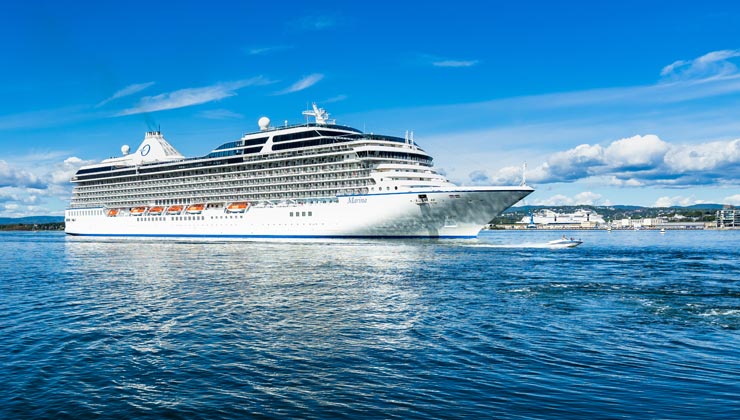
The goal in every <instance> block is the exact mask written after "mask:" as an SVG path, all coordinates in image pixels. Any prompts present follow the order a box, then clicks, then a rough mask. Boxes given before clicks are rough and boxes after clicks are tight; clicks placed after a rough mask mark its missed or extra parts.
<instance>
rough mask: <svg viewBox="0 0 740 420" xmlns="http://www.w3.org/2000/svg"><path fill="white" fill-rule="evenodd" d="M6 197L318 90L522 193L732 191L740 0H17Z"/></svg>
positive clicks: (276, 113)
mask: <svg viewBox="0 0 740 420" xmlns="http://www.w3.org/2000/svg"><path fill="white" fill-rule="evenodd" d="M7 3H10V4H3V5H1V6H0V39H2V40H3V41H2V42H1V43H0V57H2V58H3V59H2V64H3V65H2V66H0V146H2V153H0V216H25V215H35V214H61V213H62V212H63V209H64V208H65V207H66V205H67V202H68V199H69V195H70V192H71V185H70V184H69V183H68V180H69V177H70V176H71V175H72V174H73V173H74V171H75V170H76V169H77V168H78V167H79V166H80V165H82V164H84V163H87V162H93V161H99V160H100V159H103V158H107V157H110V156H114V155H118V154H119V153H120V151H119V150H120V147H121V145H123V144H129V145H131V146H132V147H136V146H137V145H138V144H139V142H140V141H141V140H142V139H143V135H144V132H145V131H147V130H148V129H151V128H156V127H161V130H162V131H163V133H164V135H165V137H166V138H167V139H168V140H169V141H170V143H172V144H173V145H174V146H175V147H176V148H177V149H178V150H179V151H180V152H181V153H182V154H184V155H186V156H199V155H204V154H206V153H208V152H209V151H210V150H211V149H213V148H215V147H216V146H218V145H219V144H221V143H223V142H226V141H230V140H234V139H236V138H238V137H239V136H240V135H241V134H242V133H244V132H251V131H255V130H256V129H257V123H256V122H257V120H258V118H259V117H261V116H268V117H270V118H271V119H272V121H273V122H274V123H281V122H283V121H284V120H288V121H289V122H291V123H294V122H299V121H301V119H302V117H301V114H300V112H301V111H302V110H304V109H305V108H306V105H307V104H308V103H310V102H313V101H315V102H317V103H318V104H319V105H320V106H322V107H324V108H326V109H327V110H328V111H329V112H330V113H331V114H332V117H333V118H336V119H337V122H338V123H341V124H346V125H351V126H354V127H357V128H359V129H364V130H366V131H368V132H376V133H384V134H391V135H398V136H403V135H404V132H405V131H406V130H413V131H414V137H415V140H416V141H417V142H418V143H419V144H420V145H421V146H422V147H423V148H425V149H426V150H427V151H429V152H430V153H431V154H432V155H433V156H434V157H435V163H436V165H437V167H438V168H440V169H441V170H442V171H444V172H445V173H446V174H447V176H448V177H449V178H450V179H451V180H452V181H454V182H457V183H460V184H468V185H474V184H479V185H485V184H507V183H515V184H518V183H519V182H520V180H521V179H520V177H521V169H520V168H521V166H522V164H523V163H524V162H526V163H527V167H528V171H527V174H528V175H527V180H528V182H529V183H530V184H531V185H533V186H535V188H536V189H537V190H536V192H535V193H534V194H532V195H531V196H530V197H528V198H527V201H526V204H547V205H557V204H596V205H609V204H636V205H648V206H651V205H674V204H677V205H689V204H695V203H702V202H712V203H728V204H736V205H740V181H738V180H739V179H740V177H739V176H740V140H738V139H740V118H738V116H739V115H740V71H739V70H738V67H737V66H738V65H740V44H738V42H740V41H738V40H740V6H736V5H734V4H733V3H732V2H680V1H670V2H668V1H666V2H659V1H658V2H644V1H639V2H638V1H618V2H575V1H574V2H528V1H520V2H498V1H491V2H484V1H458V2H454V3H449V2H447V3H443V2H439V3H437V2H428V3H425V4H424V5H423V6H420V5H419V3H418V2H398V1H395V2H385V1H374V2H347V1H342V2H335V1H322V2H281V3H279V4H278V2H273V3H272V4H270V3H269V2H251V1H241V2H237V1H232V2H222V1H210V2H188V1H179V2H138V1H127V2H95V3H90V4H87V2H84V3H83V2H65V1H32V2H7Z"/></svg>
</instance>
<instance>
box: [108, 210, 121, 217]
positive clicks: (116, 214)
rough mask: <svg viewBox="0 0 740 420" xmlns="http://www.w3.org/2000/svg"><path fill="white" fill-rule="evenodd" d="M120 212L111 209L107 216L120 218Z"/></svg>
mask: <svg viewBox="0 0 740 420" xmlns="http://www.w3.org/2000/svg"><path fill="white" fill-rule="evenodd" d="M118 211H119V210H118V209H110V210H108V213H107V215H108V217H116V216H118Z"/></svg>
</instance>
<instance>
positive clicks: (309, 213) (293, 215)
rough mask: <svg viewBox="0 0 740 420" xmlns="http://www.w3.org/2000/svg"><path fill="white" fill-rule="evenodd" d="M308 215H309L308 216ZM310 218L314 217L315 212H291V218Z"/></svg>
mask: <svg viewBox="0 0 740 420" xmlns="http://www.w3.org/2000/svg"><path fill="white" fill-rule="evenodd" d="M306 213H308V214H306ZM310 216H313V212H312V211H308V212H306V211H296V212H292V211H291V212H290V217H310Z"/></svg>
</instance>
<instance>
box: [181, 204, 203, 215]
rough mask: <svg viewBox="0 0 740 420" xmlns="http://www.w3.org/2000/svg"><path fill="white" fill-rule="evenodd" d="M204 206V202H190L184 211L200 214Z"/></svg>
mask: <svg viewBox="0 0 740 420" xmlns="http://www.w3.org/2000/svg"><path fill="white" fill-rule="evenodd" d="M205 208H206V205H205V204H191V205H189V206H188V208H187V209H185V212H186V213H188V214H201V213H202V212H203V209H205Z"/></svg>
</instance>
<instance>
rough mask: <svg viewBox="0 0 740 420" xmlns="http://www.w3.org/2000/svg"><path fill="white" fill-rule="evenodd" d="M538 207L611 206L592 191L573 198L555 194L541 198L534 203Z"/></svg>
mask: <svg viewBox="0 0 740 420" xmlns="http://www.w3.org/2000/svg"><path fill="white" fill-rule="evenodd" d="M532 204H533V205H536V206H600V205H609V204H610V203H609V202H608V201H604V200H602V195H601V194H598V193H594V192H591V191H583V192H581V193H578V194H576V195H575V196H573V197H568V196H567V195H564V194H555V195H553V196H551V197H548V198H540V199H536V200H534V201H532Z"/></svg>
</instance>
